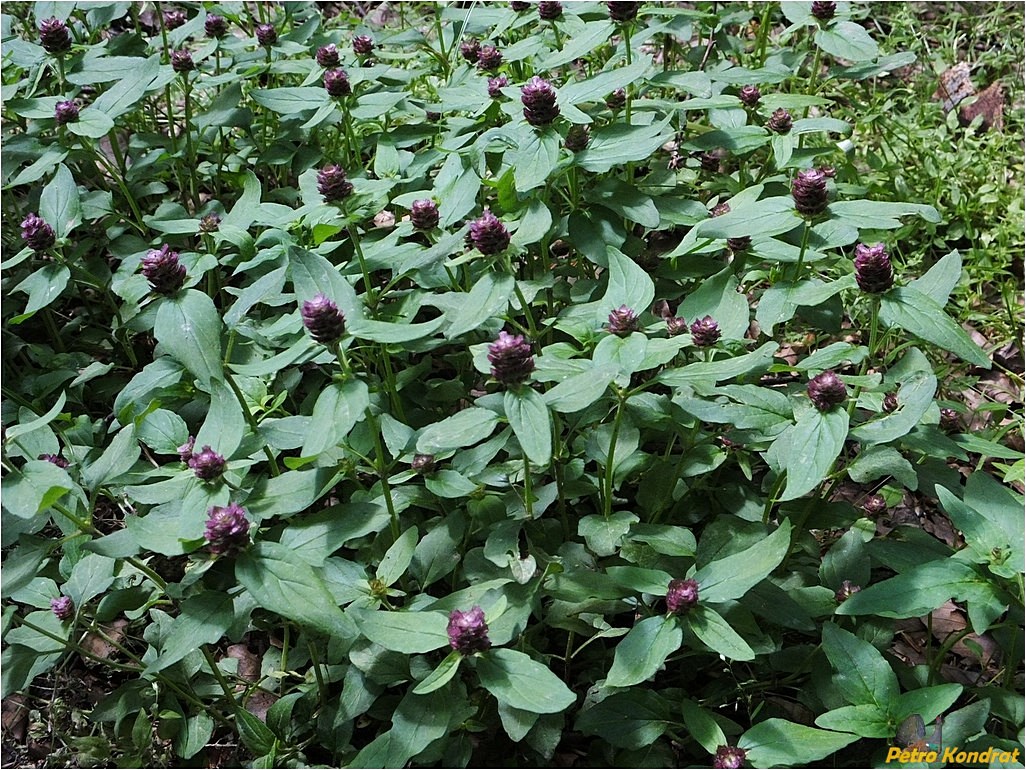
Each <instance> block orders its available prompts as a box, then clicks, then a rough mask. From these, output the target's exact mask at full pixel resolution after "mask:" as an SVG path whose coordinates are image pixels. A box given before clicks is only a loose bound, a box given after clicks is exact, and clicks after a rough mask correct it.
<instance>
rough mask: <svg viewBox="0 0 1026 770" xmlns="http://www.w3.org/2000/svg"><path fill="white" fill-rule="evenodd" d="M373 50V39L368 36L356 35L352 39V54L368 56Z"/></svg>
mask: <svg viewBox="0 0 1026 770" xmlns="http://www.w3.org/2000/svg"><path fill="white" fill-rule="evenodd" d="M373 50H374V39H373V38H371V36H370V35H357V36H356V37H354V38H353V53H355V54H356V55H357V56H369V55H370V53H371V52H372V51H373Z"/></svg>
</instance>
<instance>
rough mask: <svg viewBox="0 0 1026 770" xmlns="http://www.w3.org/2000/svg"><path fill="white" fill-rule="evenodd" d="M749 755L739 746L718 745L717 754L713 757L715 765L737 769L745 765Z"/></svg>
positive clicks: (716, 766)
mask: <svg viewBox="0 0 1026 770" xmlns="http://www.w3.org/2000/svg"><path fill="white" fill-rule="evenodd" d="M747 756H748V755H747V754H746V753H745V750H744V749H739V748H738V747H737V746H717V747H716V755H715V756H714V757H713V767H715V768H725V769H726V770H737V768H739V767H741V766H743V765H744V763H745V757H747Z"/></svg>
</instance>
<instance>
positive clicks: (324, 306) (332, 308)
mask: <svg viewBox="0 0 1026 770" xmlns="http://www.w3.org/2000/svg"><path fill="white" fill-rule="evenodd" d="M300 314H301V315H302V316H303V325H304V326H305V327H306V329H307V331H309V332H310V336H311V337H313V338H314V341H315V342H319V343H321V344H322V345H330V344H331V343H333V342H335V340H337V339H339V338H340V337H341V336H342V335H343V334H344V333H345V330H346V317H345V315H343V313H342V311H341V310H339V309H338V305H336V304H335V303H334V302H332V301H331V300H330V299H328V298H327V297H326V296H325V295H323V294H317V295H315V296H314V298H313V299H311V300H308V301H306V302H304V303H303V307H302V309H301V310H300Z"/></svg>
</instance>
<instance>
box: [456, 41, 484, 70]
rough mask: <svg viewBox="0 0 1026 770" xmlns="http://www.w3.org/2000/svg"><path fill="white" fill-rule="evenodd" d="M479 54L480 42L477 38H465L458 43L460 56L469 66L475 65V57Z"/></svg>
mask: <svg viewBox="0 0 1026 770" xmlns="http://www.w3.org/2000/svg"><path fill="white" fill-rule="evenodd" d="M480 52H481V41H480V40H478V39H477V38H473V37H467V38H464V39H463V41H462V42H461V43H460V56H462V57H463V58H464V59H466V60H467V61H468V62H469V63H470V64H476V63H477V56H478V54H479V53H480Z"/></svg>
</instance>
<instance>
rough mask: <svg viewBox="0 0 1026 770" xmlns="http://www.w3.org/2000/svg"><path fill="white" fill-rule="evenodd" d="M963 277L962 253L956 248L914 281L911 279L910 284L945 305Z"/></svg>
mask: <svg viewBox="0 0 1026 770" xmlns="http://www.w3.org/2000/svg"><path fill="white" fill-rule="evenodd" d="M961 277H962V255H961V254H959V253H958V251H957V250H955V251H951V252H948V253H947V254H945V255H944V256H943V257H941V258H940V259H939V260H937V264H935V265H934V266H933V267H931V268H930V269H929V270H927V271H926V272H925V273H923V274H922V275H921V276H919V277H918V278H916V279H915V280H914V281H909V283H908V285H909V286H911V287H912V288H913V289H915V290H916V291H918V292H919V293H921V294H925V295H926V296H927V297H929V298H930V299H932V300H933V301H934V302H936V303H937V304H938V305H940V306H941V307H943V306H944V305H946V304H947V302H948V297H949V296H950V295H951V292H952V291H954V289H955V286H956V285H957V284H958V279H959V278H961Z"/></svg>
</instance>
